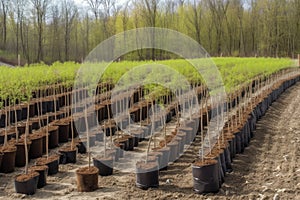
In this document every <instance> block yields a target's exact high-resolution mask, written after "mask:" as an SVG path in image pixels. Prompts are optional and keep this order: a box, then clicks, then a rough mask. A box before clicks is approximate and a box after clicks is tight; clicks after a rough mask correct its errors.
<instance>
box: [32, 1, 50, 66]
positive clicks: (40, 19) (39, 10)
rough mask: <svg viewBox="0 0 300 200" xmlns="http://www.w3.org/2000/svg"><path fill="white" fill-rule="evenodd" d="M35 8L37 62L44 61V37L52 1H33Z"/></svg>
mask: <svg viewBox="0 0 300 200" xmlns="http://www.w3.org/2000/svg"><path fill="white" fill-rule="evenodd" d="M31 2H32V4H33V8H34V10H33V11H34V15H35V16H36V20H37V33H38V50H37V59H36V61H37V62H40V61H42V60H43V39H44V38H43V37H44V25H45V20H46V19H45V18H46V12H47V8H48V5H49V2H50V0H31Z"/></svg>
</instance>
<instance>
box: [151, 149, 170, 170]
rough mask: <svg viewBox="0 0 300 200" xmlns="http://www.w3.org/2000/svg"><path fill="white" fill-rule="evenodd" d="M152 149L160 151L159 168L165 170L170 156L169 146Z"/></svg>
mask: <svg viewBox="0 0 300 200" xmlns="http://www.w3.org/2000/svg"><path fill="white" fill-rule="evenodd" d="M153 150H154V151H157V152H160V153H162V156H161V159H160V161H159V170H167V169H168V162H169V157H170V148H169V147H164V148H162V149H153Z"/></svg>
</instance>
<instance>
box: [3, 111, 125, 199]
mask: <svg viewBox="0 0 300 200" xmlns="http://www.w3.org/2000/svg"><path fill="white" fill-rule="evenodd" d="M28 107H29V106H28ZM28 110H30V108H28ZM28 113H29V112H28ZM28 115H29V114H28ZM28 118H29V117H28ZM40 120H41V119H40ZM70 121H72V120H70V117H69V118H65V119H61V120H58V121H54V122H53V123H51V124H49V116H47V122H46V123H45V124H49V125H47V126H46V127H43V128H41V129H39V130H38V131H34V132H33V133H32V134H29V133H31V130H32V128H33V127H32V123H29V120H27V122H26V129H25V131H24V132H27V134H23V135H22V134H20V136H21V137H19V135H18V133H19V131H18V130H17V129H16V131H15V132H16V139H12V140H8V137H7V134H6V135H5V144H4V146H3V147H2V152H4V154H1V157H0V158H1V160H3V162H2V164H0V166H1V172H4V173H9V172H13V171H14V166H15V165H16V166H18V167H22V166H24V165H26V170H25V175H22V176H19V178H17V179H16V190H17V191H18V192H21V193H27V194H30V193H32V192H33V191H34V189H32V188H31V190H30V188H28V189H29V190H27V189H24V188H27V186H28V185H26V187H23V190H20V189H18V187H17V185H20V184H17V183H19V182H22V183H27V184H28V183H30V184H29V185H34V184H31V181H32V180H33V179H35V180H37V178H36V177H34V178H33V177H32V176H31V173H28V165H27V164H26V163H28V161H29V159H31V158H32V159H34V158H39V157H41V156H42V155H43V154H44V153H46V157H45V158H39V159H38V160H37V162H36V164H37V166H39V167H37V166H34V167H31V168H30V170H35V171H39V172H40V175H41V174H43V175H44V174H45V171H48V174H55V173H57V171H58V163H59V162H58V156H57V155H53V156H49V154H48V148H55V147H57V146H58V143H59V142H67V141H68V135H69V130H70V129H71V132H72V142H71V145H70V146H71V147H66V148H64V149H61V150H60V152H61V153H62V155H63V156H61V159H60V160H61V162H62V163H65V162H66V163H67V162H76V150H75V148H74V147H75V145H74V140H73V138H74V132H76V131H74V125H71V126H70V123H69V122H70ZM89 121H90V120H89ZM86 123H88V122H86ZM56 125H57V126H56ZM86 126H87V125H86ZM108 127H109V129H110V134H111V133H112V132H113V131H112V126H111V125H109V126H108ZM16 128H17V127H16ZM46 133H48V134H46ZM96 133H99V134H95V137H97V138H98V139H99V140H101V138H103V134H102V136H101V131H100V132H97V130H96ZM76 134H77V133H76ZM89 138H92V137H89ZM123 139H124V138H123ZM128 140H129V141H130V138H128ZM78 141H79V140H78ZM89 141H92V140H89ZM80 142H81V143H82V140H80ZM123 142H124V141H123ZM85 144H86V143H85ZM124 144H126V143H124ZM119 145H122V144H119ZM79 146H80V145H79ZM82 146H84V145H82ZM128 146H130V145H128ZM123 148H127V147H126V146H124V147H123ZM129 150H130V147H129ZM25 152H29V155H27V154H26V153H25ZM82 153H84V150H83V152H82ZM74 154H75V155H74ZM45 166H48V167H49V169H48V168H47V167H45ZM42 171H43V173H42ZM28 179H29V180H30V181H29V180H28ZM43 180H44V181H43ZM39 182H44V184H45V178H42V177H40V181H39ZM42 185H43V184H42V183H41V184H39V185H38V187H42ZM25 190H26V191H25Z"/></svg>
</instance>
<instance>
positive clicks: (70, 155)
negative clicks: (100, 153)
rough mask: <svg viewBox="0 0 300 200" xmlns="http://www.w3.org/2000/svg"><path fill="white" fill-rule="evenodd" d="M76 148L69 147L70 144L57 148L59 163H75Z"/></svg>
mask: <svg viewBox="0 0 300 200" xmlns="http://www.w3.org/2000/svg"><path fill="white" fill-rule="evenodd" d="M77 151H78V150H77V148H73V149H72V148H71V147H70V146H66V147H63V148H61V149H60V150H59V153H60V154H61V156H60V161H59V163H60V164H67V163H76V156H77Z"/></svg>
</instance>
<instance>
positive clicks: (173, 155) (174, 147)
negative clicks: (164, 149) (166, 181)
mask: <svg viewBox="0 0 300 200" xmlns="http://www.w3.org/2000/svg"><path fill="white" fill-rule="evenodd" d="M167 146H168V147H169V148H170V155H169V162H174V161H175V160H176V159H177V154H178V142H176V141H172V142H170V143H169V144H167Z"/></svg>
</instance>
